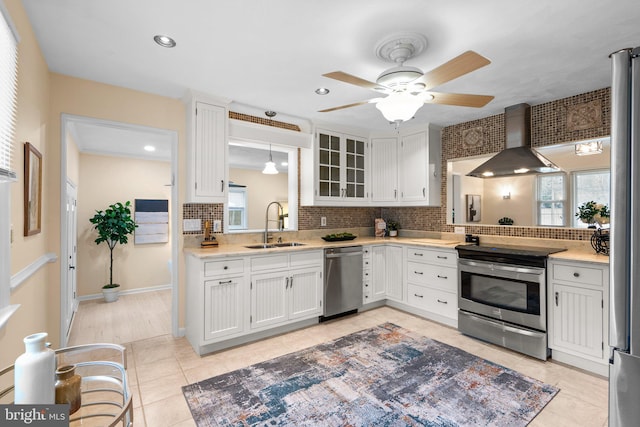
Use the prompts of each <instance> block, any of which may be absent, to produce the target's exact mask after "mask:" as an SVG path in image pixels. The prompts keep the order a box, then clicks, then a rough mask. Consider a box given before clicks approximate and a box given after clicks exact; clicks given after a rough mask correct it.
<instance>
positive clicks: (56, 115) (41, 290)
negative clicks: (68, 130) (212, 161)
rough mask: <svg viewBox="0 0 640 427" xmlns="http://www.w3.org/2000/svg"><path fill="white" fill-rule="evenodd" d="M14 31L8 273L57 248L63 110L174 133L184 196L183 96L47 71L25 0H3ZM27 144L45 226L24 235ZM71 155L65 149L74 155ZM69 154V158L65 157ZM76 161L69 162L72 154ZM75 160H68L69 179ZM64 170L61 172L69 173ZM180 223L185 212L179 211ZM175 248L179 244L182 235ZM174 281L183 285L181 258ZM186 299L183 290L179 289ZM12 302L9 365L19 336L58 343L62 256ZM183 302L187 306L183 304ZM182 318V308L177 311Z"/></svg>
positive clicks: (6, 347) (1, 347) (1, 345)
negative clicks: (38, 159) (35, 158)
mask: <svg viewBox="0 0 640 427" xmlns="http://www.w3.org/2000/svg"><path fill="white" fill-rule="evenodd" d="M4 3H5V5H6V7H7V9H8V11H9V14H10V17H11V19H12V20H13V23H14V24H15V26H16V28H17V30H18V33H19V36H20V44H19V47H18V49H19V65H18V111H17V126H16V143H15V147H14V151H15V161H14V169H15V170H16V172H17V173H18V176H19V180H18V182H17V183H14V184H12V190H11V224H12V229H13V242H12V246H11V274H12V275H15V274H16V273H17V272H19V271H20V270H22V269H24V268H25V267H28V266H29V265H31V264H32V263H33V262H35V261H37V260H38V259H39V258H41V257H42V256H44V255H45V254H47V253H49V252H53V253H55V254H56V255H58V256H59V253H60V220H61V218H60V216H61V213H60V195H61V188H60V182H61V179H60V177H61V173H62V172H61V168H60V165H61V159H60V156H61V153H62V150H61V144H63V143H65V144H66V138H61V136H60V128H61V126H60V116H61V114H62V113H68V114H73V115H79V116H88V117H95V118H100V119H105V120H113V121H120V122H126V123H132V124H138V125H143V126H150V127H156V128H161V129H169V130H174V131H176V132H177V133H178V140H179V147H178V170H179V171H180V172H179V176H178V180H179V181H178V182H179V183H180V188H179V189H178V190H179V194H180V198H179V199H180V200H178V203H179V204H180V205H182V203H184V200H183V198H184V196H183V195H184V194H185V186H184V185H185V184H184V183H185V176H186V174H185V170H186V155H185V151H186V150H185V143H186V139H185V138H186V136H185V123H186V122H185V106H184V104H183V102H182V101H180V100H176V99H170V98H165V97H161V96H156V95H150V94H146V93H142V92H137V91H133V90H129V89H125V88H120V87H115V86H110V85H105V84H100V83H96V82H91V81H87V80H82V79H77V78H73V77H68V76H62V75H59V74H54V73H50V72H49V70H48V67H47V64H46V62H45V60H44V57H43V55H42V53H41V51H40V48H39V46H38V44H37V41H36V39H35V35H34V33H33V29H32V28H31V24H30V23H29V21H28V19H27V16H26V13H25V11H24V8H23V6H22V2H21V1H20V0H5V1H4ZM26 141H29V142H31V143H32V144H33V145H34V146H35V147H36V148H37V149H38V150H39V151H40V152H41V153H42V155H43V200H42V232H41V233H39V234H36V235H33V236H28V237H23V235H22V234H23V233H22V229H23V195H22V194H23V179H22V175H23V147H24V142H26ZM74 155H76V154H75V153H70V156H71V159H73V156H74ZM67 160H69V158H67ZM71 163H73V160H71ZM74 168H75V166H73V165H70V170H69V174H70V176H71V178H72V179H73V175H74ZM66 173H67V171H65V175H66ZM178 216H179V218H178V220H179V221H181V217H182V212H181V211H180V212H179V213H178ZM179 244H180V247H179V248H178V250H179V251H181V249H182V241H180V243H179ZM179 271H180V277H179V282H180V283H184V272H183V261H182V258H180V262H179ZM179 298H180V300H181V301H183V300H184V289H181V290H180V297H179ZM10 302H11V304H20V305H21V307H20V308H19V309H18V311H17V312H16V314H14V316H13V317H12V318H11V319H10V320H9V322H8V324H7V326H6V327H5V328H3V329H2V330H0V366H5V365H8V364H11V363H13V361H14V360H15V358H16V357H17V356H18V355H19V354H21V353H22V352H23V351H24V344H23V342H22V339H23V338H24V337H25V336H26V335H29V334H32V333H34V332H41V331H46V332H48V333H49V341H51V343H52V344H53V346H54V347H57V346H58V345H59V343H60V261H59V260H58V261H57V262H55V263H50V264H46V265H45V266H44V267H43V268H41V269H40V270H39V271H38V272H37V273H36V274H34V275H33V276H31V277H30V278H28V279H27V280H26V281H25V282H23V284H22V285H21V286H20V287H19V288H18V289H17V290H15V291H14V292H13V293H12V294H11V300H10ZM181 306H182V307H183V306H184V304H183V303H182V304H181ZM180 311H181V313H180V324H184V320H183V319H184V313H183V311H184V310H182V309H181V310H180Z"/></svg>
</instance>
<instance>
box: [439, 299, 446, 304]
mask: <svg viewBox="0 0 640 427" xmlns="http://www.w3.org/2000/svg"><path fill="white" fill-rule="evenodd" d="M436 301H438V302H439V303H440V304H449V303H448V302H447V301H442V300H441V299H437V300H436Z"/></svg>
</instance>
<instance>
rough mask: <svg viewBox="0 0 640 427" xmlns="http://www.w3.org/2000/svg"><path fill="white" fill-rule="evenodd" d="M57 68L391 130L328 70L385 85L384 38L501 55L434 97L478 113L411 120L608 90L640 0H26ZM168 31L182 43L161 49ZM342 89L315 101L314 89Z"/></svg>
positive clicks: (431, 62) (631, 39)
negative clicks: (158, 38) (468, 101)
mask: <svg viewBox="0 0 640 427" xmlns="http://www.w3.org/2000/svg"><path fill="white" fill-rule="evenodd" d="M23 3H24V5H25V8H26V10H27V13H28V15H29V18H30V20H31V23H32V25H33V27H34V29H35V32H36V36H37V38H38V42H39V44H40V46H41V48H42V51H43V53H44V56H45V58H46V61H47V63H48V65H49V68H50V69H51V71H54V72H57V73H62V74H67V75H71V76H76V77H80V78H84V79H90V80H95V81H99V82H104V83H108V84H113V85H118V86H124V87H128V88H133V89H138V90H141V91H144V92H150V93H155V94H159V95H164V96H168V97H173V98H181V97H183V96H184V95H185V93H186V91H187V90H189V89H193V90H196V91H199V92H204V93H208V94H211V95H216V96H221V97H227V98H230V99H232V100H233V101H234V102H235V103H238V104H239V105H246V106H251V107H255V108H257V109H259V111H264V110H267V109H268V110H274V111H276V112H278V113H279V116H278V118H280V117H283V116H285V115H288V116H293V117H300V118H304V119H308V120H311V121H313V122H319V121H321V122H325V123H336V124H342V125H351V126H357V127H362V128H368V129H390V128H391V125H390V124H389V123H387V122H386V121H385V120H384V118H383V117H382V115H381V114H380V112H379V111H377V110H376V108H375V106H374V105H372V104H367V105H362V106H359V107H354V108H350V109H345V110H339V111H334V112H330V113H318V112H317V110H320V109H324V108H328V107H334V106H339V105H343V104H348V103H352V102H358V101H362V100H366V99H369V98H372V97H375V96H376V94H375V93H374V92H372V91H370V90H367V89H363V88H359V87H356V86H352V85H348V84H345V83H341V82H338V81H334V80H330V79H328V78H325V77H322V76H321V74H323V73H327V72H331V71H337V70H340V71H344V72H347V73H350V74H353V75H356V76H359V77H362V78H364V79H367V80H371V81H375V79H376V77H377V76H378V74H379V73H380V72H381V71H383V70H385V69H386V68H389V67H390V66H391V64H389V63H386V62H383V61H381V60H380V59H378V58H376V55H375V53H374V47H375V45H376V43H377V42H378V41H379V40H381V39H383V38H386V37H387V36H389V35H390V34H392V33H395V32H399V31H414V32H419V33H422V34H424V35H425V36H426V37H427V39H428V46H427V49H426V50H425V52H423V53H422V54H421V55H420V56H419V57H416V58H414V59H412V60H410V61H409V62H407V65H412V66H416V67H419V68H421V69H422V70H424V71H428V70H431V69H432V68H434V67H436V66H438V65H440V64H442V63H443V62H445V61H447V60H449V59H451V58H453V57H455V56H457V55H459V54H460V53H462V52H464V51H466V50H469V49H471V50H474V51H476V52H478V53H480V54H481V55H483V56H485V57H487V58H489V59H490V60H491V61H492V63H491V64H490V65H488V66H486V67H484V68H482V69H480V70H478V71H475V72H473V73H471V74H468V75H466V76H463V77H460V78H458V79H456V80H454V81H451V82H449V83H446V84H444V85H442V86H440V87H437V88H435V89H434V90H435V91H442V92H454V93H475V94H487V95H494V96H495V99H494V100H493V101H492V102H490V103H489V104H488V105H487V106H485V107H483V108H481V109H474V108H469V107H452V106H441V105H425V106H424V107H422V108H421V109H420V110H419V111H418V113H417V114H416V117H415V119H414V121H413V122H414V123H423V122H431V123H435V124H439V125H443V126H445V125H451V124H455V123H460V122H464V121H468V120H472V119H476V118H481V117H486V116H489V115H493V114H498V113H501V112H503V110H504V108H505V107H506V106H509V105H512V104H517V103H521V102H527V103H529V104H531V105H536V104H540V103H543V102H547V101H550V100H554V99H558V98H563V97H567V96H571V95H575V94H579V93H583V92H587V91H591V90H595V89H599V88H603V87H607V86H609V85H610V68H611V66H610V60H609V58H608V55H609V54H610V53H611V52H613V51H615V50H618V49H621V48H625V47H634V46H637V45H640V24H639V23H640V1H638V0H615V1H602V0H562V1H558V0H536V1H514V0H485V1H469V0H438V1H428V2H427V1H425V0H403V1H395V2H393V1H389V0H385V1H382V0H349V1H345V0H324V1H300V0H272V1H264V0H237V1H224V2H223V1H211V0H188V1H180V2H177V1H172V0H136V1H131V0H111V1H86V0H51V1H42V0H23ZM156 34H166V35H169V36H171V37H173V38H175V40H176V41H177V46H176V47H175V48H174V49H165V48H162V47H160V46H158V45H156V44H155V43H154V41H153V36H154V35H156ZM321 86H324V87H327V88H329V89H330V90H331V93H330V94H329V95H326V96H318V95H316V94H315V93H314V90H315V89H316V88H318V87H321Z"/></svg>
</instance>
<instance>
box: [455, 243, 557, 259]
mask: <svg viewBox="0 0 640 427" xmlns="http://www.w3.org/2000/svg"><path fill="white" fill-rule="evenodd" d="M456 249H464V250H467V251H474V252H484V253H490V254H491V253H494V254H500V255H522V256H534V257H539V256H543V257H547V256H549V255H551V254H555V253H557V252H562V251H566V249H562V248H542V247H539V246H515V245H468V244H467V245H458V246H456Z"/></svg>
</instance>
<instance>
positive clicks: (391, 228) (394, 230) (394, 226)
mask: <svg viewBox="0 0 640 427" xmlns="http://www.w3.org/2000/svg"><path fill="white" fill-rule="evenodd" d="M386 223H387V231H388V232H389V237H396V236H397V235H398V230H399V229H400V224H398V223H397V222H396V221H394V220H392V219H388V220H387V221H386Z"/></svg>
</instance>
